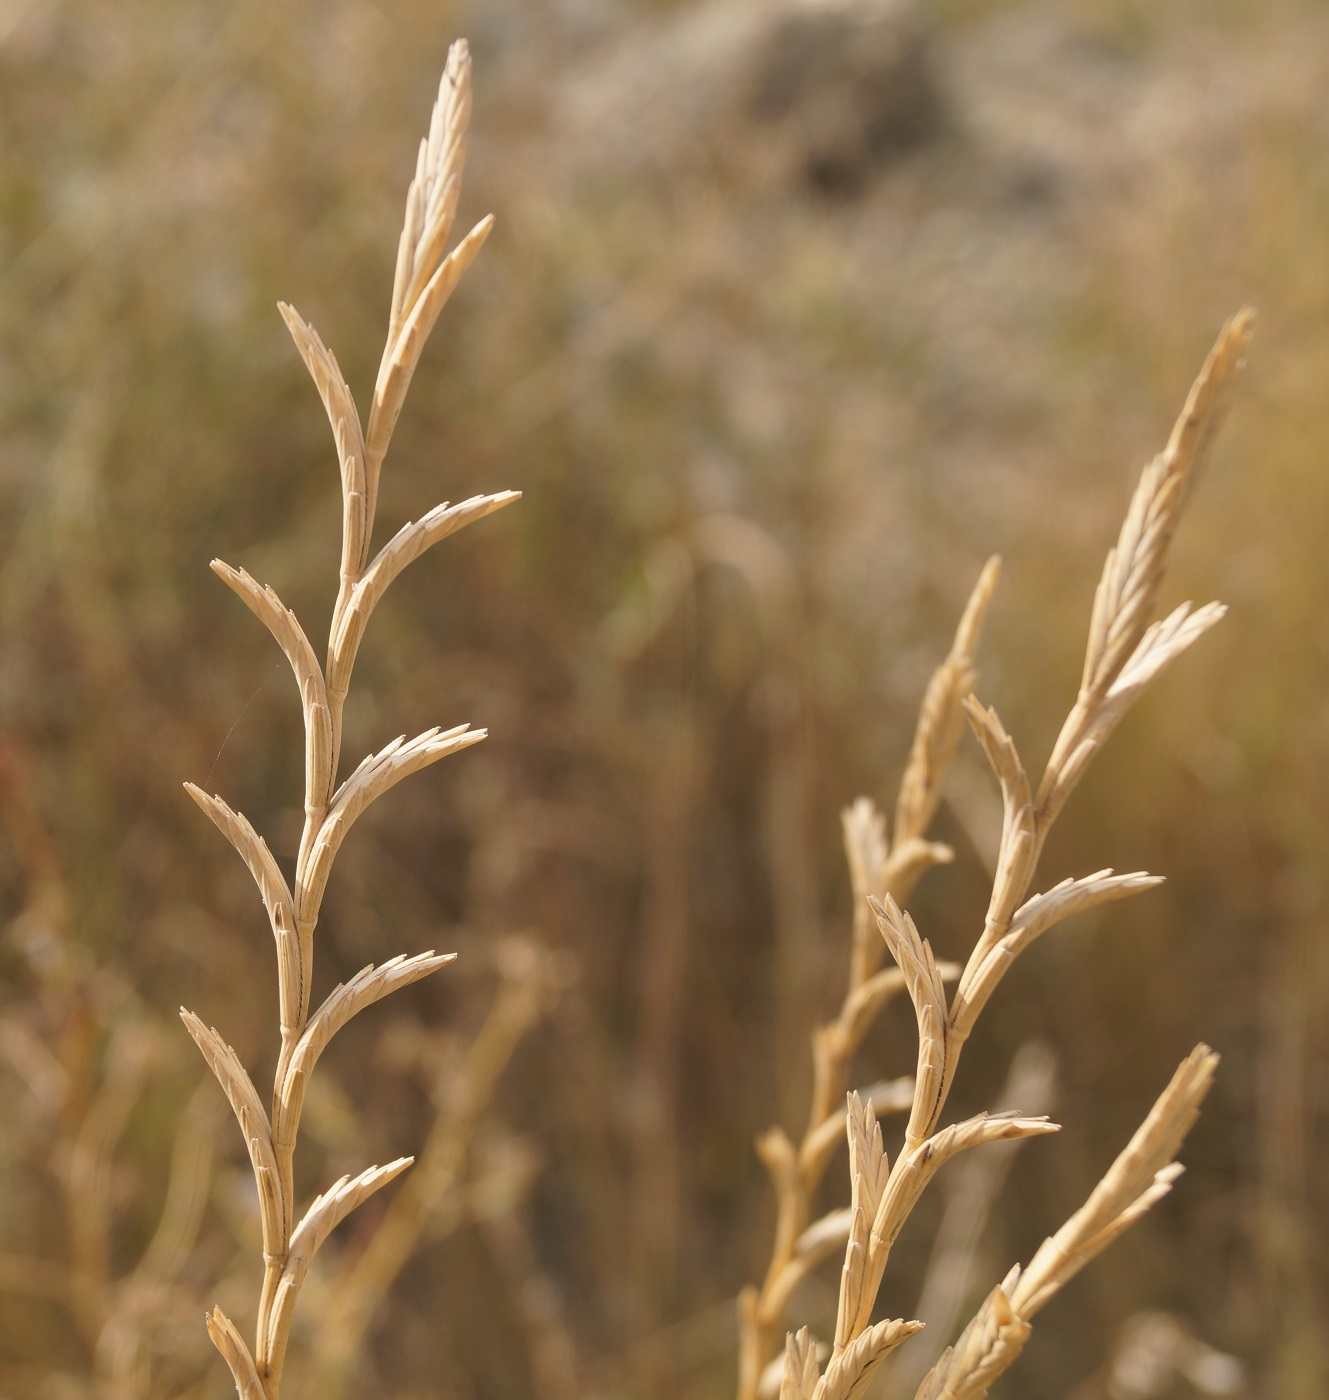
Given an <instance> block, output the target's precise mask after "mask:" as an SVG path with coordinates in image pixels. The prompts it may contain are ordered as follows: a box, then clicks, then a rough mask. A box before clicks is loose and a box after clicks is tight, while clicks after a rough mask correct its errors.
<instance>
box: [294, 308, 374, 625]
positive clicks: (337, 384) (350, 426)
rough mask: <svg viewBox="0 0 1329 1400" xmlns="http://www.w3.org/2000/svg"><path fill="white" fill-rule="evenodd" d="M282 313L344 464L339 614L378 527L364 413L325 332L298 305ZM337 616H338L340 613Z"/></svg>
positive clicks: (361, 569)
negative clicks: (367, 475) (325, 340)
mask: <svg viewBox="0 0 1329 1400" xmlns="http://www.w3.org/2000/svg"><path fill="white" fill-rule="evenodd" d="M277 309H278V311H280V312H281V314H282V319H283V320H284V321H285V322H286V327H287V329H288V330H289V331H290V332H291V338H292V340H294V341H295V345H296V349H297V350H299V352H300V358H301V359H302V360H304V362H305V367H306V368H307V369H308V370H309V373H310V376H311V377H312V378H313V381H314V384H315V385H316V386H317V388H318V392H319V397H320V398H322V400H323V407H324V408H325V409H326V410H327V414H328V422H329V423H331V424H332V434H333V437H334V438H335V439H336V441H337V461H338V463H339V464H340V466H341V489H342V557H341V589H340V592H339V594H338V598H337V609H336V612H340V610H341V608H342V607H343V606H345V597H346V594H347V592H348V591H349V590H350V588H351V585H352V584H354V582H355V581H356V579H358V578H359V577H360V575H361V574H362V573H363V572H364V567H365V564H366V563H367V562H368V560H369V537H370V534H371V532H372V529H373V519H372V516H371V514H370V505H369V493H368V486H367V483H366V479H365V437H364V430H363V429H362V428H361V426H360V413H359V410H358V409H357V408H356V406H355V399H354V397H353V396H352V394H351V390H350V386H349V385H348V384H347V383H346V379H345V377H344V376H343V374H342V372H341V366H340V365H339V364H338V363H337V357H336V356H335V355H334V354H333V353H332V351H331V350H329V349H328V348H327V346H326V345H324V343H323V341H322V339H321V338H320V336H319V333H318V332H317V331H316V330H315V329H314V327H313V326H311V325H310V324H309V323H308V322H307V321H305V320H304V319H303V318H302V317H301V316H300V313H299V312H298V311H296V309H295V308H294V307H293V306H289V305H287V303H286V302H284V301H279V302H278V303H277ZM334 616H336V613H334Z"/></svg>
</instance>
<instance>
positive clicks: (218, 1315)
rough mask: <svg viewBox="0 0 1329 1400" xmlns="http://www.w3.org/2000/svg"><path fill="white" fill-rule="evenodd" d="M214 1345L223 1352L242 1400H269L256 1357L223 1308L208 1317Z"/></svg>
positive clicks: (209, 1333)
mask: <svg viewBox="0 0 1329 1400" xmlns="http://www.w3.org/2000/svg"><path fill="white" fill-rule="evenodd" d="M203 1321H204V1323H205V1325H206V1326H207V1329H208V1336H209V1337H211V1338H212V1344H213V1346H215V1347H216V1348H217V1350H218V1351H219V1352H221V1354H222V1357H223V1358H224V1360H225V1362H226V1364H227V1365H228V1366H229V1367H230V1368H231V1376H232V1377H233V1378H234V1380H235V1390H236V1394H237V1395H239V1397H240V1400H268V1395H267V1392H266V1391H265V1390H264V1389H263V1382H262V1381H260V1380H259V1378H258V1371H257V1370H256V1369H255V1367H254V1358H253V1357H252V1356H251V1355H250V1354H249V1348H248V1347H247V1346H246V1345H245V1339H244V1338H243V1337H242V1336H241V1335H240V1333H239V1332H237V1331H236V1329H235V1324H234V1323H233V1322H232V1321H231V1319H230V1318H229V1317H227V1316H226V1314H225V1313H224V1312H222V1310H221V1309H220V1308H213V1310H212V1311H211V1312H210V1313H207V1314H205V1315H204V1318H203Z"/></svg>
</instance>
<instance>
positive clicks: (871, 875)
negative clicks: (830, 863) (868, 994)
mask: <svg viewBox="0 0 1329 1400" xmlns="http://www.w3.org/2000/svg"><path fill="white" fill-rule="evenodd" d="M840 829H841V831H842V833H843V836H844V854H845V861H846V863H847V864H848V866H849V884H850V888H851V889H852V890H853V894H854V904H853V908H854V926H853V940H854V941H853V960H854V966H853V969H852V971H851V974H850V979H849V980H850V985H851V986H854V987H857V986H861V985H862V983H864V982H865V981H867V979H868V978H869V977H870V976H871V975H872V973H873V972H875V971H876V970H877V968H879V967H880V966H881V957H882V947H881V943H880V941H879V940H878V939H877V937H876V936H875V934H874V933H873V929H872V919H871V915H870V912H869V910H868V896H869V895H876V896H877V898H878V899H880V898H881V897H882V895H884V894H885V893H886V890H887V885H886V862H887V853H888V848H887V843H886V818H885V817H884V816H883V815H882V813H881V810H880V809H879V808H878V806H877V804H876V803H875V802H873V800H872V799H871V798H870V797H860V798H857V799H856V800H855V801H854V802H853V803H852V804H851V805H850V806H848V807H846V808H844V810H843V811H842V812H841V813H840Z"/></svg>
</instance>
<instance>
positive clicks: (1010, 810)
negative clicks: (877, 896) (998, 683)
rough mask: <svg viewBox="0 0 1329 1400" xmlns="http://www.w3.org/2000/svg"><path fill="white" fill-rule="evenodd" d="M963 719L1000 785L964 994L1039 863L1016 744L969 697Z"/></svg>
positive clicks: (1032, 814)
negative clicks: (982, 910) (987, 889)
mask: <svg viewBox="0 0 1329 1400" xmlns="http://www.w3.org/2000/svg"><path fill="white" fill-rule="evenodd" d="M965 714H966V715H967V717H968V719H969V723H970V726H971V727H972V728H973V731H974V733H975V734H976V735H977V737H978V742H979V743H980V744H981V745H982V747H983V752H984V754H985V755H986V756H987V760H988V763H989V764H990V765H991V767H992V771H993V772H994V773H995V774H996V776H997V781H998V783H999V784H1000V785H1001V806H1002V821H1001V846H1000V847H999V849H998V853H997V870H996V875H995V876H994V878H993V881H992V897H991V899H990V900H989V902H988V912H987V918H986V921H985V923H984V927H983V933H982V935H981V937H980V938H979V940H978V944H977V946H976V947H975V949H974V952H973V954H972V955H971V956H970V959H969V965H968V966H967V967H966V969H965V976H964V977H962V978H961V979H960V987H961V990H964V988H965V983H966V980H967V978H968V977H969V975H970V969H971V968H973V967H974V966H975V959H976V958H977V959H979V960H980V961H981V959H982V958H983V957H985V956H986V955H987V952H988V949H989V948H990V947H991V946H992V945H993V944H994V943H995V942H996V941H997V940H998V939H999V938H1000V937H1001V936H1002V935H1003V934H1004V933H1005V932H1006V929H1007V928H1008V927H1009V925H1010V920H1011V915H1012V914H1014V912H1015V909H1016V907H1017V906H1018V905H1019V904H1020V902H1021V901H1022V900H1023V899H1024V896H1025V893H1026V891H1027V890H1028V889H1029V882H1030V880H1031V879H1032V878H1033V874H1034V866H1035V864H1036V863H1037V860H1038V852H1039V836H1040V833H1039V830H1038V821H1037V814H1036V811H1035V808H1034V803H1033V798H1032V795H1031V793H1030V790H1029V777H1028V775H1027V774H1026V772H1025V768H1024V764H1023V763H1022V762H1021V761H1020V755H1019V753H1018V752H1017V751H1016V748H1015V741H1014V740H1013V739H1012V738H1011V736H1010V735H1009V734H1007V732H1006V730H1005V728H1004V726H1003V725H1002V722H1001V720H1000V719H999V718H998V717H997V712H996V710H994V709H992V708H990V707H988V706H985V705H981V704H979V702H978V701H977V700H976V699H975V698H974V697H973V696H970V697H969V698H968V699H967V700H966V701H965Z"/></svg>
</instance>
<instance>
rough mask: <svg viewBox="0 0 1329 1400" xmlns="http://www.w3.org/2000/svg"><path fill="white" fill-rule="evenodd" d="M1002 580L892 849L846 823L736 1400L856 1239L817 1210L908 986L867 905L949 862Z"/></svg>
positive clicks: (984, 587)
mask: <svg viewBox="0 0 1329 1400" xmlns="http://www.w3.org/2000/svg"><path fill="white" fill-rule="evenodd" d="M999 574H1000V562H999V561H998V560H997V559H995V558H993V559H990V560H989V561H988V563H987V565H986V567H985V568H984V569H983V571H982V573H981V574H980V576H979V578H978V581H977V582H976V583H975V585H974V589H973V592H972V593H971V595H970V598H969V601H968V604H967V605H966V607H965V610H964V614H963V616H962V617H961V619H960V623H959V626H958V627H957V629H956V633H955V639H954V641H953V642H952V644H951V649H950V651H949V653H948V654H947V656H946V658H945V660H943V662H942V663H941V665H940V666H939V667H938V668H937V670H936V671H935V672H934V673H933V676H932V679H931V681H930V682H929V684H928V688H927V693H926V696H925V698H924V700H923V704H922V706H921V708H920V711H919V717H918V724H917V727H916V729H915V733H914V740H913V744H912V746H911V748H910V752H909V759H908V762H907V764H906V766H905V772H904V776H903V777H902V778H901V780H900V790H899V798H898V800H897V803H896V818H895V832H894V841H893V842H891V843H888V841H887V838H886V820H885V818H884V817H883V816H882V814H881V812H880V811H879V810H878V808H877V806H876V804H875V803H874V802H873V801H872V800H871V798H867V797H860V798H859V799H858V800H857V801H856V802H854V803H853V804H852V805H851V806H849V807H847V808H846V809H845V810H844V812H843V813H842V814H841V823H842V827H843V831H844V848H845V857H846V860H847V862H848V865H849V873H850V879H851V883H852V886H853V894H854V920H853V927H852V931H851V938H852V943H851V957H850V969H849V985H848V987H847V989H846V991H845V997H844V1001H843V1003H842V1004H841V1007H840V1011H839V1014H838V1015H837V1016H836V1018H835V1019H834V1020H833V1021H829V1022H827V1023H826V1024H825V1025H824V1026H820V1027H818V1028H817V1030H816V1031H815V1032H814V1033H813V1036H812V1064H813V1090H812V1103H811V1105H810V1108H809V1112H808V1122H807V1127H806V1128H805V1130H804V1132H803V1137H802V1140H801V1141H800V1142H799V1144H798V1146H797V1148H795V1147H794V1145H793V1143H791V1142H790V1141H789V1139H788V1137H787V1136H786V1135H785V1133H784V1132H783V1130H782V1129H779V1128H773V1129H771V1130H770V1132H768V1133H766V1134H764V1135H763V1137H762V1139H761V1140H760V1142H759V1144H758V1151H759V1152H760V1154H761V1156H762V1160H763V1161H764V1162H765V1163H766V1165H767V1167H768V1170H770V1171H771V1173H772V1178H773V1180H774V1182H775V1186H776V1196H777V1208H778V1223H777V1227H776V1240H775V1247H774V1249H773V1250H772V1252H771V1262H770V1265H769V1267H768V1269H767V1272H766V1278H765V1281H764V1282H763V1284H762V1286H761V1288H760V1289H746V1290H744V1292H743V1294H742V1296H741V1298H740V1326H741V1333H742V1335H741V1341H740V1361H739V1396H740V1400H755V1397H756V1395H757V1392H758V1389H759V1388H760V1387H761V1386H762V1383H763V1374H766V1375H768V1376H770V1377H771V1378H772V1379H773V1378H774V1373H773V1372H771V1371H770V1370H769V1366H770V1364H771V1361H772V1356H773V1354H774V1351H775V1346H776V1342H777V1339H778V1337H779V1335H780V1327H781V1319H782V1317H783V1314H784V1309H785V1305H786V1304H787V1303H788V1300H789V1298H790V1296H791V1294H792V1293H793V1291H794V1289H795V1288H796V1287H797V1286H798V1285H799V1283H801V1282H802V1280H803V1279H804V1278H805V1277H806V1276H807V1274H808V1273H809V1272H810V1271H811V1270H812V1269H813V1268H815V1267H816V1265H817V1264H819V1263H820V1262H821V1261H822V1260H823V1259H825V1258H826V1257H827V1256H828V1255H829V1254H832V1253H834V1252H835V1250H837V1249H839V1248H840V1247H841V1246H842V1245H843V1244H844V1242H845V1239H846V1235H847V1232H848V1230H849V1227H850V1213H849V1212H846V1211H841V1210H836V1211H831V1212H830V1213H829V1214H827V1215H825V1216H823V1217H821V1218H820V1219H819V1220H815V1221H814V1220H813V1219H812V1209H813V1201H814V1198H815V1197H816V1194H817V1190H818V1188H819V1187H820V1185H821V1182H822V1180H823V1178H824V1177H825V1174H826V1169H827V1168H828V1167H829V1165H830V1162H831V1158H832V1157H833V1155H834V1154H835V1152H836V1150H837V1148H838V1146H839V1144H840V1142H841V1140H842V1137H843V1134H844V1130H845V1116H844V1110H843V1108H842V1105H843V1104H844V1102H845V1093H846V1091H847V1090H848V1088H849V1082H848V1080H849V1072H850V1066H851V1064H852V1063H853V1059H854V1056H855V1055H856V1054H857V1052H858V1049H859V1046H860V1045H862V1043H863V1039H864V1037H865V1036H866V1035H867V1033H868V1031H869V1030H870V1029H871V1027H872V1025H873V1023H874V1021H875V1020H876V1017H877V1015H878V1013H879V1012H880V1011H881V1009H882V1007H884V1006H885V1005H886V1004H887V1002H889V1001H890V1000H892V999H893V998H894V997H895V996H897V995H898V994H899V993H900V992H902V991H904V990H905V988H906V985H907V984H906V978H905V975H904V974H903V973H902V972H901V971H900V969H899V968H898V967H889V968H883V967H882V961H883V958H884V955H885V948H884V947H883V945H882V943H881V941H880V939H879V938H878V937H877V936H876V933H875V931H874V928H873V922H872V914H871V910H870V909H869V907H868V899H869V897H873V898H893V899H895V900H898V901H904V900H906V899H908V897H909V894H910V892H911V891H912V890H913V888H914V886H915V885H916V884H917V883H918V881H919V879H920V878H921V877H922V876H923V875H924V874H925V873H926V872H927V871H928V870H929V869H931V868H932V867H933V866H934V865H941V864H945V863H946V862H947V861H949V860H950V859H951V851H950V848H949V847H947V846H943V845H941V844H939V843H937V842H932V841H928V840H927V839H926V833H927V828H928V826H929V825H930V823H931V821H932V818H933V816H934V815H935V813H936V809H937V804H938V802H939V800H940V796H941V782H942V778H943V777H944V775H945V772H946V769H947V766H948V765H949V763H950V761H951V758H952V757H953V756H954V753H955V749H956V745H957V743H958V742H959V738H960V736H961V734H962V732H963V729H964V710H963V703H964V699H965V697H966V696H967V695H968V694H969V693H970V691H971V690H972V689H973V685H974V681H975V680H976V679H977V673H976V671H975V670H974V658H975V654H976V652H977V649H978V642H979V638H980V636H981V634H982V628H983V619H984V617H985V616H986V614H987V609H988V604H989V603H990V602H991V600H992V594H993V592H994V591H995V589H996V586H997V579H998V576H999ZM935 971H936V973H937V975H938V976H940V977H942V978H949V979H950V980H952V981H953V980H954V979H955V978H956V977H957V976H959V972H960V969H959V968H958V967H956V966H952V965H951V964H946V963H943V964H940V965H939V966H938V967H937V968H936V969H935ZM864 1098H866V1099H867V1100H868V1101H869V1103H870V1105H871V1106H872V1107H873V1108H874V1109H875V1110H876V1112H878V1113H898V1112H902V1111H904V1110H906V1109H908V1108H909V1107H910V1106H911V1104H912V1103H913V1093H912V1081H908V1080H897V1081H894V1082H893V1083H891V1084H879V1085H874V1086H873V1087H872V1088H871V1089H870V1090H868V1091H866V1093H865V1094H864Z"/></svg>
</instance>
